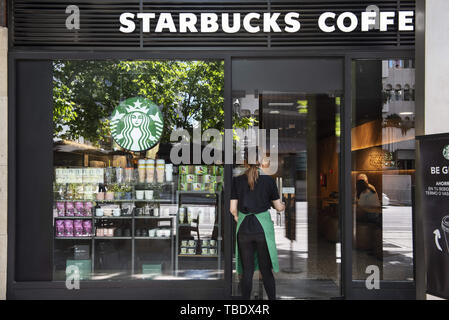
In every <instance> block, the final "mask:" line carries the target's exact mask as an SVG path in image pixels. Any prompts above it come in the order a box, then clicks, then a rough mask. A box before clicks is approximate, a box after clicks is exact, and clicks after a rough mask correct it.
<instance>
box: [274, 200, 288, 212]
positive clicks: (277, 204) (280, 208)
mask: <svg viewBox="0 0 449 320" xmlns="http://www.w3.org/2000/svg"><path fill="white" fill-rule="evenodd" d="M272 203H273V208H275V209H276V210H277V211H279V212H281V211H284V210H285V203H283V202H281V199H277V200H273V201H272Z"/></svg>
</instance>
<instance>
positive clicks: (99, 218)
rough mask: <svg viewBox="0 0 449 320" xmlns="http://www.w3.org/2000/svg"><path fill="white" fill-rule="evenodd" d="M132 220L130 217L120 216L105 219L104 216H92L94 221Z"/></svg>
mask: <svg viewBox="0 0 449 320" xmlns="http://www.w3.org/2000/svg"><path fill="white" fill-rule="evenodd" d="M132 218H133V217H132V216H120V217H114V216H111V217H105V216H102V217H98V216H94V219H96V220H110V219H118V220H120V219H132Z"/></svg>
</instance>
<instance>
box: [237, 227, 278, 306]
mask: <svg viewBox="0 0 449 320" xmlns="http://www.w3.org/2000/svg"><path fill="white" fill-rule="evenodd" d="M238 245H239V246H238V247H239V254H240V259H241V261H242V267H243V276H242V279H241V281H240V286H241V288H242V296H243V299H245V300H249V299H250V297H251V291H252V287H253V275H254V252H256V251H257V255H258V260H259V270H260V272H261V273H262V280H263V286H264V287H265V291H266V292H267V295H268V299H270V300H275V299H276V284H275V281H274V276H273V272H272V271H271V267H272V266H271V259H270V253H269V252H268V247H267V242H266V240H265V234H264V233H242V232H240V231H239V233H238Z"/></svg>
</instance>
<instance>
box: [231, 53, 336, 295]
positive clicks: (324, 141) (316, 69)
mask: <svg viewBox="0 0 449 320" xmlns="http://www.w3.org/2000/svg"><path fill="white" fill-rule="evenodd" d="M342 72H343V62H342V61H341V60H338V59H276V60H274V59H238V60H233V64H232V95H233V109H234V117H233V119H234V129H243V131H245V130H247V131H246V132H249V131H251V130H253V132H257V134H255V135H254V134H251V133H249V134H247V135H245V136H244V137H243V138H242V139H241V138H239V137H235V147H236V149H235V150H236V154H237V158H238V155H239V153H242V152H247V151H248V152H251V151H250V150H255V149H252V148H253V147H254V146H255V145H257V146H258V150H259V152H260V151H261V152H262V153H264V154H266V155H267V156H268V158H269V159H270V169H271V172H270V175H271V176H272V177H273V178H274V179H275V181H276V184H277V186H278V189H279V192H280V196H281V198H282V200H283V201H284V202H285V203H286V210H285V211H284V212H276V211H275V210H274V209H271V210H270V213H271V217H272V220H273V223H274V228H275V234H276V246H277V250H278V257H279V267H280V271H279V273H277V274H275V278H276V290H277V297H278V299H304V298H322V299H328V298H333V297H339V296H341V290H340V288H341V280H340V279H341V277H340V273H341V271H340V270H341V269H340V266H341V254H340V252H341V250H340V248H341V247H342V246H341V240H340V239H341V236H340V229H341V225H340V220H341V219H340V216H339V201H338V199H339V197H338V193H339V150H340V103H341V100H342V91H343V83H342V82H343V76H342ZM258 129H265V131H264V130H258ZM244 170H245V169H244V166H243V165H241V164H238V163H237V164H235V165H234V172H233V174H234V176H236V175H239V174H244ZM234 240H235V239H234ZM234 270H235V268H234ZM253 281H254V283H253V295H254V297H255V298H256V299H263V298H265V297H266V295H265V293H264V290H263V285H262V281H261V278H260V275H259V273H258V272H255V274H254V280H253ZM233 295H235V296H239V295H240V288H239V276H238V275H237V274H236V273H235V271H234V274H233Z"/></svg>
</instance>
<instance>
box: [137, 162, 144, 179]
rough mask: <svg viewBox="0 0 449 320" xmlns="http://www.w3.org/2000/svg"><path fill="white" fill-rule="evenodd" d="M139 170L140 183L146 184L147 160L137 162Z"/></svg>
mask: <svg viewBox="0 0 449 320" xmlns="http://www.w3.org/2000/svg"><path fill="white" fill-rule="evenodd" d="M137 170H138V172H139V183H145V171H146V160H145V159H140V160H139V161H138V162H137Z"/></svg>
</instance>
